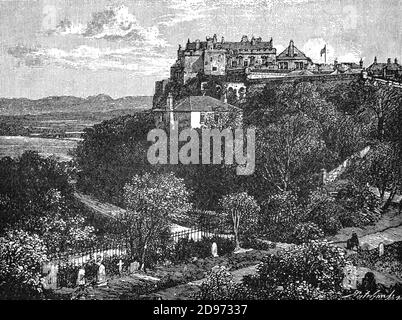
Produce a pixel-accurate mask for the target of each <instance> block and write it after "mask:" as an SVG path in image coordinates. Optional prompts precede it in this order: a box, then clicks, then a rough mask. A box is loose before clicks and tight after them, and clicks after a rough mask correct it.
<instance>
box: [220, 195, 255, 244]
mask: <svg viewBox="0 0 402 320" xmlns="http://www.w3.org/2000/svg"><path fill="white" fill-rule="evenodd" d="M221 207H222V210H223V212H225V213H226V214H227V215H229V216H230V217H231V218H232V222H233V232H234V235H235V241H236V250H238V249H240V239H239V235H240V234H241V233H244V232H245V231H247V229H248V230H250V229H252V228H253V226H254V225H255V223H256V222H257V217H258V213H259V211H260V207H259V205H258V204H257V202H256V201H255V199H254V198H253V197H252V196H249V195H248V194H247V193H246V192H242V193H235V194H229V195H227V196H224V197H223V198H222V200H221Z"/></svg>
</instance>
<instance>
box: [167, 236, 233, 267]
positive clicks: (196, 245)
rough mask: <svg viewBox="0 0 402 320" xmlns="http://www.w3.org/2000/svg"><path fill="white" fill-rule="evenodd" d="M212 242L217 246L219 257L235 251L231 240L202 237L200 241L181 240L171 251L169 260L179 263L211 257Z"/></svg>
mask: <svg viewBox="0 0 402 320" xmlns="http://www.w3.org/2000/svg"><path fill="white" fill-rule="evenodd" d="M213 242H216V244H217V246H218V254H219V255H221V256H222V255H225V254H227V253H230V252H233V250H234V249H235V244H234V242H233V240H231V239H225V238H220V237H212V238H207V237H203V238H202V240H201V241H194V240H192V239H188V238H181V239H179V241H178V243H177V244H176V246H175V248H174V250H172V252H171V254H172V255H171V257H170V260H172V261H175V262H181V261H186V260H189V259H190V258H193V257H197V258H206V257H209V256H211V246H212V243H213Z"/></svg>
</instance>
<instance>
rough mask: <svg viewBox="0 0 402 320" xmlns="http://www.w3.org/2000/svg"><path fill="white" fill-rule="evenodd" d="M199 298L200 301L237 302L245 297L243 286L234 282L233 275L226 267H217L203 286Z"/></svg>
mask: <svg viewBox="0 0 402 320" xmlns="http://www.w3.org/2000/svg"><path fill="white" fill-rule="evenodd" d="M200 289H201V291H200V293H199V294H198V296H197V298H198V299H200V300H236V299H242V298H243V297H244V292H243V291H244V290H243V286H242V285H241V284H236V283H235V282H234V281H233V276H232V274H231V273H230V272H229V271H228V269H227V268H226V267H224V266H216V267H214V268H212V270H211V271H210V272H209V274H208V276H207V279H206V280H205V281H204V282H203V283H202V284H201V287H200Z"/></svg>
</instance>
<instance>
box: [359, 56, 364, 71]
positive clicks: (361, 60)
mask: <svg viewBox="0 0 402 320" xmlns="http://www.w3.org/2000/svg"><path fill="white" fill-rule="evenodd" d="M359 65H360V68H362V69H363V58H360V61H359Z"/></svg>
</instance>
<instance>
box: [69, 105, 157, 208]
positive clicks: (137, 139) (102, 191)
mask: <svg viewBox="0 0 402 320" xmlns="http://www.w3.org/2000/svg"><path fill="white" fill-rule="evenodd" d="M154 128H155V121H154V115H153V114H152V113H151V112H149V111H145V112H138V113H136V114H135V115H127V116H122V117H118V118H114V119H111V120H107V121H104V122H102V123H101V124H98V125H95V126H94V127H93V128H87V129H85V133H84V134H83V138H84V140H83V141H81V142H80V143H79V144H78V146H77V149H76V152H75V159H76V162H77V166H78V169H79V174H78V179H77V186H78V188H79V189H80V190H81V191H82V192H84V193H87V194H91V195H93V196H95V197H97V198H98V199H100V200H104V201H107V202H111V203H113V204H116V205H123V203H124V199H123V197H122V194H123V188H124V185H125V184H126V183H127V182H128V181H129V180H130V178H131V177H132V176H133V175H135V174H142V173H144V172H145V171H152V170H154V169H156V168H154V167H152V166H151V165H150V164H149V162H148V160H147V150H148V147H149V146H150V142H148V141H147V135H148V133H149V131H150V130H152V129H154Z"/></svg>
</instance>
